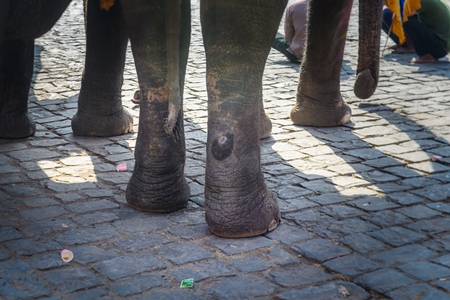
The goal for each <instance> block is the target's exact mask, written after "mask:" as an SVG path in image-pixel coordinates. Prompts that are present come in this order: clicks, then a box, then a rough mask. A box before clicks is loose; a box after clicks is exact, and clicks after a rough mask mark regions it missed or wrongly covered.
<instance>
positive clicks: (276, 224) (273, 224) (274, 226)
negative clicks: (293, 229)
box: [267, 219, 278, 231]
mask: <svg viewBox="0 0 450 300" xmlns="http://www.w3.org/2000/svg"><path fill="white" fill-rule="evenodd" d="M277 226H278V220H277V219H272V221H271V222H270V224H269V227H268V228H267V231H272V230H274V229H275V228H277Z"/></svg>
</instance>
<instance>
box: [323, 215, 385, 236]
mask: <svg viewBox="0 0 450 300" xmlns="http://www.w3.org/2000/svg"><path fill="white" fill-rule="evenodd" d="M378 229H380V227H378V226H376V225H374V224H371V223H369V222H366V221H363V220H361V219H359V218H351V219H344V220H340V221H333V222H331V223H330V224H329V225H328V226H327V230H329V231H331V232H335V233H339V234H341V235H346V234H356V233H358V232H368V231H373V230H378Z"/></svg>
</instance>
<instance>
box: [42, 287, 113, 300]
mask: <svg viewBox="0 0 450 300" xmlns="http://www.w3.org/2000/svg"><path fill="white" fill-rule="evenodd" d="M106 295H108V291H107V290H106V289H104V288H93V289H89V290H85V291H79V292H74V293H71V294H70V296H71V298H72V299H103V298H102V297H103V296H106ZM105 298H107V297H105ZM49 300H50V299H49ZM52 300H53V299H52ZM55 300H60V299H55ZM61 300H63V299H61Z"/></svg>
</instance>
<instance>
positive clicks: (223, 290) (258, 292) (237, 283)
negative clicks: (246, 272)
mask: <svg viewBox="0 0 450 300" xmlns="http://www.w3.org/2000/svg"><path fill="white" fill-rule="evenodd" d="M275 289H276V286H275V285H274V284H273V283H271V282H269V281H266V280H264V279H260V278H250V277H240V278H238V277H233V278H225V279H222V280H219V281H217V282H215V283H214V284H213V285H212V286H210V287H209V288H208V291H207V295H205V296H206V298H210V299H249V298H252V297H253V298H258V297H267V296H270V295H273V294H274V292H275Z"/></svg>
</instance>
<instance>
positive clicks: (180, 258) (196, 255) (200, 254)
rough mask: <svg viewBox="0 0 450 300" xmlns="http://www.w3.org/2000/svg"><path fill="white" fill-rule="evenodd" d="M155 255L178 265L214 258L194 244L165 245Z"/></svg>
mask: <svg viewBox="0 0 450 300" xmlns="http://www.w3.org/2000/svg"><path fill="white" fill-rule="evenodd" d="M155 253H156V254H158V255H160V256H162V257H164V258H165V259H167V260H170V261H171V262H173V263H174V264H177V265H181V264H185V263H188V262H194V261H198V260H203V259H208V258H214V255H213V254H212V253H211V252H209V251H208V250H206V249H205V248H203V247H200V246H199V245H197V244H196V243H193V242H185V243H182V242H178V243H174V244H169V245H164V246H162V247H160V248H158V249H156V250H155Z"/></svg>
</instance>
